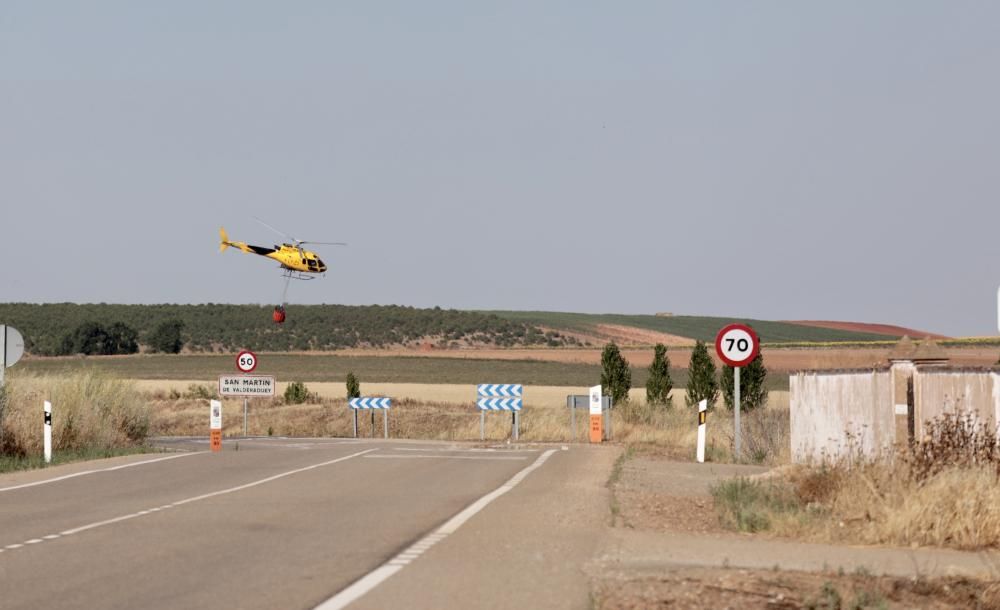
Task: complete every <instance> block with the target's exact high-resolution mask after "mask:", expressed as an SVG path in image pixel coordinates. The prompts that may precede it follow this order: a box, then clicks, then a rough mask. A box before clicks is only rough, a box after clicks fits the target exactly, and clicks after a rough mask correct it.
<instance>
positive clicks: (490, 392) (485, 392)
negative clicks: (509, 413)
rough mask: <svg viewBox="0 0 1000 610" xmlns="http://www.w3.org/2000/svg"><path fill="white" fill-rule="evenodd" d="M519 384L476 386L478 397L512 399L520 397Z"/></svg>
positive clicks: (484, 384)
mask: <svg viewBox="0 0 1000 610" xmlns="http://www.w3.org/2000/svg"><path fill="white" fill-rule="evenodd" d="M522 389H523V388H522V386H521V384H519V383H481V384H479V386H478V390H479V395H480V396H488V397H490V398H514V397H520V396H521V395H522Z"/></svg>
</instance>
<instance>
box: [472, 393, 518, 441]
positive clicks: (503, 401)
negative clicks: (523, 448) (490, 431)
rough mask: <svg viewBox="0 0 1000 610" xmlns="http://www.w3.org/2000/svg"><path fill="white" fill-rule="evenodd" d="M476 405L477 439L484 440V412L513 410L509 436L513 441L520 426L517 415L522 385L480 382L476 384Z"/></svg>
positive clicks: (516, 437)
mask: <svg viewBox="0 0 1000 610" xmlns="http://www.w3.org/2000/svg"><path fill="white" fill-rule="evenodd" d="M476 394H477V395H478V396H479V398H478V399H477V400H476V406H477V407H479V440H481V441H482V440H486V412H487V411H513V412H514V413H513V419H512V421H511V438H512V439H513V440H515V441H517V439H518V434H519V432H520V427H521V419H520V417H519V414H520V411H521V407H522V406H523V404H524V403H523V401H522V399H521V397H522V396H523V395H524V386H522V385H521V384H519V383H481V384H479V385H477V386H476Z"/></svg>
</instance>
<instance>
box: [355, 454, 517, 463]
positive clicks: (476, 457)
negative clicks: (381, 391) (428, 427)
mask: <svg viewBox="0 0 1000 610" xmlns="http://www.w3.org/2000/svg"><path fill="white" fill-rule="evenodd" d="M376 458H378V459H380V460H516V461H521V462H523V461H524V460H526V459H528V458H527V456H525V457H516V456H501V455H390V454H382V453H376V454H375V455H366V456H365V459H369V460H374V459H376Z"/></svg>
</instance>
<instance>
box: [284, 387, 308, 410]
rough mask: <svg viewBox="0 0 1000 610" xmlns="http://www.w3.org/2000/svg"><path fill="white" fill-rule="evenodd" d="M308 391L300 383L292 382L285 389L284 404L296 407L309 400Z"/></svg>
mask: <svg viewBox="0 0 1000 610" xmlns="http://www.w3.org/2000/svg"><path fill="white" fill-rule="evenodd" d="M309 398H310V394H309V389H308V388H306V384H304V383H302V382H301V381H293V382H291V383H290V384H288V387H287V388H285V402H286V403H288V404H290V405H297V404H301V403H304V402H306V401H307V400H309Z"/></svg>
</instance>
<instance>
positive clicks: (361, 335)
mask: <svg viewBox="0 0 1000 610" xmlns="http://www.w3.org/2000/svg"><path fill="white" fill-rule="evenodd" d="M287 314H288V315H287V320H286V322H285V323H284V324H282V325H278V324H275V323H274V322H273V321H272V319H271V306H259V305H224V304H213V303H208V304H200V305H114V304H104V303H101V304H82V305H81V304H74V303H48V304H32V303H0V323H3V324H10V325H12V326H15V327H17V328H18V329H20V330H21V332H22V334H24V337H25V342H26V348H27V350H28V352H29V353H32V354H35V355H60V354H65V353H67V350H68V349H70V348H69V347H67V345H69V344H68V343H67V342H66V341H65V338H66V337H67V336H68V335H69V334H71V333H73V332H74V331H75V330H76V329H77V328H79V327H80V326H81V325H83V324H85V323H89V322H97V323H99V324H101V325H105V326H110V325H112V324H115V323H120V324H124V325H127V326H128V327H129V328H131V329H134V330H135V331H136V333H137V335H138V340H139V343H140V345H141V346H142V347H143V348H144V349H145V348H146V347H147V346H148V344H149V342H148V338H149V336H150V334H151V333H152V332H153V330H155V329H156V327H157V326H158V325H160V324H161V323H163V322H165V321H168V320H180V321H181V322H183V324H184V330H183V333H182V338H183V341H184V349H185V351H190V352H209V353H210V352H231V351H233V350H235V349H239V348H253V349H258V350H264V351H332V350H338V349H345V348H362V349H363V348H369V347H371V348H390V347H402V348H412V349H429V348H476V347H501V348H503V347H575V346H591V347H599V346H601V345H604V344H605V343H607V342H608V341H615V342H617V343H618V344H619V345H622V346H648V345H652V344H654V343H664V344H666V345H669V346H678V347H679V346H686V345H692V344H693V343H694V341H695V340H701V341H706V342H711V341H713V340H714V339H715V335H716V333H718V331H719V329H720V328H722V327H723V326H725V325H726V324H728V323H730V322H743V323H745V324H748V325H750V326H752V327H753V328H754V329H755V330H756V331H757V333H758V334H759V335H760V336H761V338H762V340H763V341H764V343H767V344H772V345H773V344H782V343H802V342H808V343H812V342H870V341H885V340H887V339H893V338H898V337H899V336H901V335H903V334H909V335H911V336H914V337H923V336H926V335H928V334H929V333H922V332H919V331H914V330H912V329H906V328H900V327H893V326H886V325H865V324H853V323H844V322H774V321H767V320H752V319H733V318H720V317H705V316H673V315H655V316H654V315H623V314H582V313H566V312H545V311H457V310H453V309H441V308H431V309H418V308H414V307H403V306H398V305H368V306H347V305H289V306H288V308H287ZM931 336H934V337H937V336H939V335H933V334H931Z"/></svg>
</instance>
